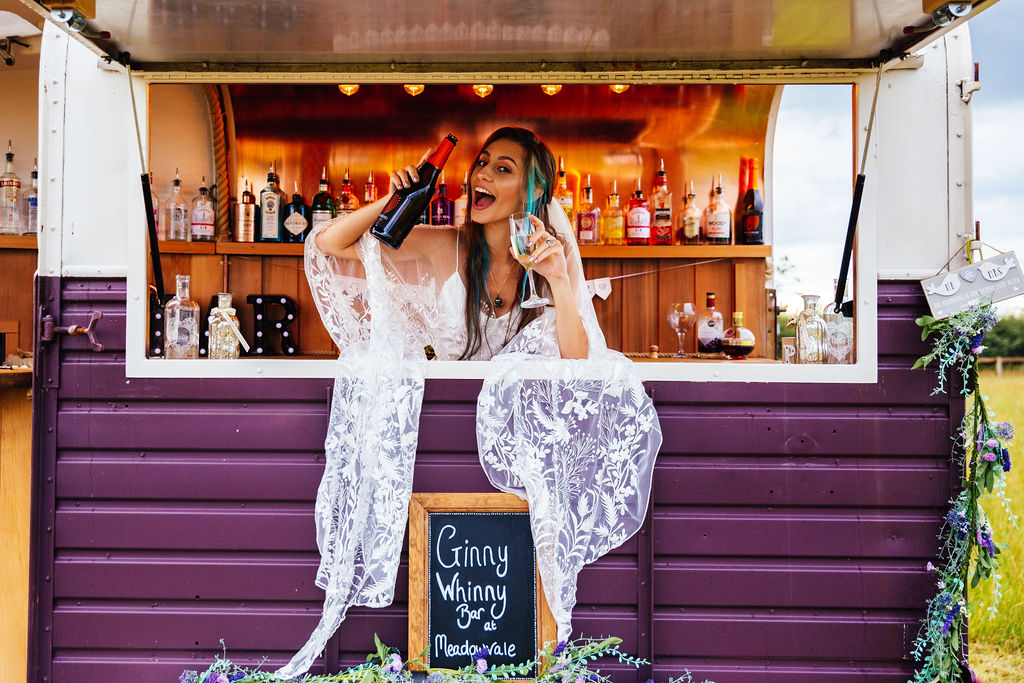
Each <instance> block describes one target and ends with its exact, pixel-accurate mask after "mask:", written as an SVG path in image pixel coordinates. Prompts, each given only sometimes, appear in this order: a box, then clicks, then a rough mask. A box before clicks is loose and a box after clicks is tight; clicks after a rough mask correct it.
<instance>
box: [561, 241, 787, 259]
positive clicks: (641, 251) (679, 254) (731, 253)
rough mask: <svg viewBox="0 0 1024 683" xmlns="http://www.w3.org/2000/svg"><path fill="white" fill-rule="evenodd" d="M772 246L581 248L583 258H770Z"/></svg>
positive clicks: (708, 245)
mask: <svg viewBox="0 0 1024 683" xmlns="http://www.w3.org/2000/svg"><path fill="white" fill-rule="evenodd" d="M771 255H772V248H771V245H768V244H758V245H746V244H722V245H712V244H696V245H681V246H654V247H652V246H645V247H588V246H581V247H580V256H582V257H583V258H768V257H769V256H771Z"/></svg>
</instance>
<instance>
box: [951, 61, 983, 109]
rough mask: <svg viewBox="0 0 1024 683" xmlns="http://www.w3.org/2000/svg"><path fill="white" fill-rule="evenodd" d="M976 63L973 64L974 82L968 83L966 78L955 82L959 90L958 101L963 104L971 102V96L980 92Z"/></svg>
mask: <svg viewBox="0 0 1024 683" xmlns="http://www.w3.org/2000/svg"><path fill="white" fill-rule="evenodd" d="M980 76H981V75H980V73H979V69H978V63H977V62H975V63H974V80H973V81H969V80H967V79H966V78H962V79H960V80H959V81H957V82H956V84H957V86H959V88H960V99H961V100H963V101H964V102H965V103H969V102H970V101H971V95H973V94H974V93H976V92H978V91H979V90H981V77H980Z"/></svg>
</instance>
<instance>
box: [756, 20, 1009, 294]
mask: <svg viewBox="0 0 1024 683" xmlns="http://www.w3.org/2000/svg"><path fill="white" fill-rule="evenodd" d="M969 28H970V34H971V47H972V53H973V56H974V61H977V62H980V64H981V82H982V89H981V90H980V91H979V92H977V93H975V94H974V97H973V99H972V100H971V105H970V106H971V110H972V118H973V124H974V125H973V135H974V138H973V143H974V145H973V150H974V159H973V173H974V178H973V190H974V218H975V220H979V221H981V226H982V227H981V235H982V239H983V240H984V241H985V242H988V243H989V244H991V245H993V246H994V247H996V248H998V249H1000V250H1003V251H1011V250H1015V251H1016V252H1017V254H1018V255H1019V256H1021V257H1024V225H1022V222H1021V219H1020V214H1021V212H1020V210H1019V209H1018V210H1016V211H1015V210H1014V209H1017V208H1018V207H1019V206H1020V204H1021V195H1022V193H1024V126H1021V125H1020V124H1019V121H1020V120H1021V119H1022V118H1024V74H1022V71H1021V69H1020V64H1019V61H1018V58H1017V56H1016V55H1015V54H1014V53H1013V52H1012V51H1013V50H1014V49H1015V48H1016V47H1017V42H1018V41H1019V37H1020V36H1021V35H1022V33H1024V2H1021V1H1020V0H1001V2H998V3H996V4H995V5H994V6H993V7H990V8H989V9H987V10H985V11H984V12H982V13H981V14H979V15H978V16H977V17H975V18H973V19H971V20H970V22H969ZM850 137H851V122H850V89H849V86H836V85H831V86H829V85H822V86H790V87H787V88H785V89H784V90H783V96H782V104H781V108H780V113H779V118H778V127H777V129H776V138H775V160H774V164H775V166H774V169H773V176H774V179H775V182H774V187H773V198H774V202H775V206H774V209H773V212H774V216H773V221H774V225H776V226H785V228H784V229H783V228H780V229H778V230H776V231H775V233H774V236H773V237H774V244H775V248H774V251H775V254H776V288H777V289H778V291H779V294H778V298H779V301H780V303H781V304H784V305H788V306H789V312H791V313H794V312H796V309H797V307H798V306H799V305H800V297H799V294H819V295H821V297H822V302H823V303H824V302H825V301H831V300H832V298H833V297H832V296H831V292H830V290H831V289H832V281H833V279H834V278H836V277H837V276H838V272H839V262H840V259H841V257H842V244H843V240H844V237H845V233H846V224H847V221H848V220H849V213H850V203H851V197H852V191H851V187H850V182H851V155H852V150H851V140H850ZM867 182H871V179H870V178H868V180H867ZM985 255H986V256H989V255H995V252H994V251H992V250H986V251H985ZM826 297H827V298H826ZM999 309H1000V312H1001V313H1004V314H1005V313H1024V296H1020V297H1017V298H1015V299H1011V300H1008V301H1006V302H1004V303H1002V304H1000V305H999Z"/></svg>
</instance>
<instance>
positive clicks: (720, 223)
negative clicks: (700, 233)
mask: <svg viewBox="0 0 1024 683" xmlns="http://www.w3.org/2000/svg"><path fill="white" fill-rule="evenodd" d="M729 227H730V226H729V214H727V213H713V214H711V215H710V216H708V237H709V238H711V239H729V237H730V235H729Z"/></svg>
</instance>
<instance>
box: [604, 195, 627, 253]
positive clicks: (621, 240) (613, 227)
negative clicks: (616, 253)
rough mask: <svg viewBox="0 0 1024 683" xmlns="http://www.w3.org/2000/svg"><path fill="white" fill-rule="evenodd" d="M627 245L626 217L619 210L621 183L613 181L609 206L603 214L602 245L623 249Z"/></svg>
mask: <svg viewBox="0 0 1024 683" xmlns="http://www.w3.org/2000/svg"><path fill="white" fill-rule="evenodd" d="M625 243H626V217H625V215H623V213H622V209H621V208H619V181H618V180H613V181H612V191H611V194H609V195H608V206H607V207H606V208H605V210H604V212H603V213H602V214H601V244H604V245H606V246H612V247H621V246H622V245H624V244H625Z"/></svg>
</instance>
